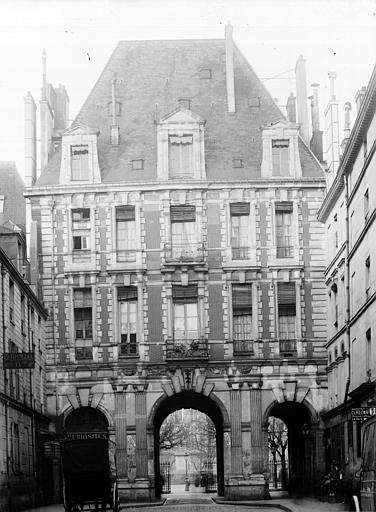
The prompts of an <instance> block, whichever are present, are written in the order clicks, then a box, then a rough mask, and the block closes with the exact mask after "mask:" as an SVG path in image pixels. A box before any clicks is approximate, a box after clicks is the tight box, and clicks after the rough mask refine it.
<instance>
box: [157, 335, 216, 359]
mask: <svg viewBox="0 0 376 512" xmlns="http://www.w3.org/2000/svg"><path fill="white" fill-rule="evenodd" d="M208 358H209V350H208V340H207V339H206V338H199V339H195V340H181V339H179V340H174V341H168V342H167V343H166V359H174V360H176V359H180V360H181V359H208Z"/></svg>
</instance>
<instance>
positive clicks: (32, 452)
mask: <svg viewBox="0 0 376 512" xmlns="http://www.w3.org/2000/svg"><path fill="white" fill-rule="evenodd" d="M30 333H31V329H30V299H28V300H27V338H28V345H29V352H31V351H32V349H33V345H32V341H31V334H30ZM34 364H35V354H34ZM32 372H33V370H32V368H30V370H29V386H30V409H31V454H32V458H31V460H32V465H33V475H34V478H35V483H36V484H37V468H36V453H35V416H34V403H33V402H34V394H33V373H32ZM34 500H35V496H34ZM34 505H35V503H34Z"/></svg>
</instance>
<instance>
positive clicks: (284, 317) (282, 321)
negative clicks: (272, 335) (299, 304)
mask: <svg viewBox="0 0 376 512" xmlns="http://www.w3.org/2000/svg"><path fill="white" fill-rule="evenodd" d="M277 289H278V292H277V293H278V297H277V300H278V335H279V338H280V339H281V340H292V339H295V338H296V327H295V323H296V289H295V283H294V282H289V283H278V288H277Z"/></svg>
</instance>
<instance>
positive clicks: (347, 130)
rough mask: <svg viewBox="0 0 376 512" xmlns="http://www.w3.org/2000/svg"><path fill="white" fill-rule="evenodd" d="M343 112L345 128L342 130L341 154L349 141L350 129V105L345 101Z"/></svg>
mask: <svg viewBox="0 0 376 512" xmlns="http://www.w3.org/2000/svg"><path fill="white" fill-rule="evenodd" d="M344 110H345V126H344V128H343V139H342V142H341V153H342V154H343V152H344V151H345V147H346V144H347V141H348V140H349V137H350V133H351V128H350V112H351V103H350V102H349V101H347V102H346V103H345V106H344Z"/></svg>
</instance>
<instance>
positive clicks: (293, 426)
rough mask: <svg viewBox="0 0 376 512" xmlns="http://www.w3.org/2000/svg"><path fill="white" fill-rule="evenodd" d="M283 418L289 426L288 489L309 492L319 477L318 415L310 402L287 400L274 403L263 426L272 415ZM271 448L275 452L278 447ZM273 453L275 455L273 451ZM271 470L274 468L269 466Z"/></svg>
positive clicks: (266, 414) (295, 491) (266, 415)
mask: <svg viewBox="0 0 376 512" xmlns="http://www.w3.org/2000/svg"><path fill="white" fill-rule="evenodd" d="M271 417H274V418H278V419H279V420H282V422H283V423H284V424H285V425H286V426H287V429H288V457H287V459H288V468H287V472H288V490H289V492H292V493H297V492H310V491H312V490H313V483H314V481H315V478H316V473H317V468H318V466H319V461H317V460H316V458H317V453H318V450H317V443H318V439H317V435H316V431H317V425H318V421H319V420H318V415H317V413H316V411H314V410H313V409H312V407H308V406H307V404H305V403H304V402H303V403H300V402H294V401H285V402H277V401H275V402H273V403H272V404H270V406H269V407H268V409H267V411H266V412H265V415H264V425H265V428H266V429H267V426H268V421H269V418H271ZM268 448H269V451H270V452H273V448H274V449H276V447H275V446H271V442H270V439H269V441H268ZM273 456H274V454H273ZM269 472H271V468H269Z"/></svg>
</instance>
